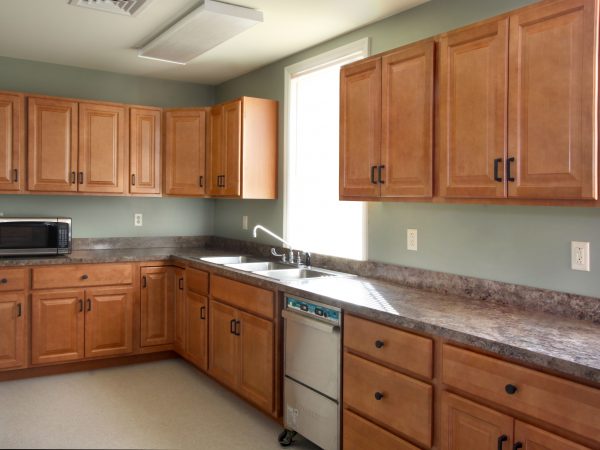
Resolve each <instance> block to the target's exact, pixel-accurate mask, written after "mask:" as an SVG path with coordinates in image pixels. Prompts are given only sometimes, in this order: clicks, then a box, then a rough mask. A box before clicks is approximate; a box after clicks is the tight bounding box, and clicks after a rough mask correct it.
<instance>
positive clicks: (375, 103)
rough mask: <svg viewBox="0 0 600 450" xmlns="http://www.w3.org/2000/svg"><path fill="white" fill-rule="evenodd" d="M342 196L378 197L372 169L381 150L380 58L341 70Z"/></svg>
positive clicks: (377, 162) (377, 160)
mask: <svg viewBox="0 0 600 450" xmlns="http://www.w3.org/2000/svg"><path fill="white" fill-rule="evenodd" d="M340 77H341V78H340V196H341V197H378V196H379V192H380V189H379V184H378V183H376V182H375V183H374V182H373V180H372V168H373V167H374V166H379V158H380V150H381V59H371V60H368V61H363V62H359V63H354V64H352V65H350V66H347V67H344V68H342V70H341V72H340Z"/></svg>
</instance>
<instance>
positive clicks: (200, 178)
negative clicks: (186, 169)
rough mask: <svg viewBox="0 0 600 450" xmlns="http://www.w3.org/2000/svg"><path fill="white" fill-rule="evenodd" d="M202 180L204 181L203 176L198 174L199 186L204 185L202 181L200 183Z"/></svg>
mask: <svg viewBox="0 0 600 450" xmlns="http://www.w3.org/2000/svg"><path fill="white" fill-rule="evenodd" d="M203 181H204V177H203V176H202V175H200V176H199V177H198V184H199V185H200V187H204V186H203V185H202V184H203V183H202V182H203Z"/></svg>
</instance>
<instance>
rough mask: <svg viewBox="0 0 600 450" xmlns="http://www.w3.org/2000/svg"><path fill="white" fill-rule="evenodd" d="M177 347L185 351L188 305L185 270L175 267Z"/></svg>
mask: <svg viewBox="0 0 600 450" xmlns="http://www.w3.org/2000/svg"><path fill="white" fill-rule="evenodd" d="M174 275H175V349H176V350H178V351H180V352H185V343H186V328H187V321H186V307H185V290H184V283H185V271H184V270H182V269H175V271H174Z"/></svg>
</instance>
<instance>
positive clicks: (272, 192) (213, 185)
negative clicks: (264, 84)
mask: <svg viewBox="0 0 600 450" xmlns="http://www.w3.org/2000/svg"><path fill="white" fill-rule="evenodd" d="M208 122H209V127H208V129H209V132H208V148H207V155H206V161H207V177H208V184H207V193H208V194H209V195H210V196H213V197H231V198H248V199H275V198H277V102H276V101H274V100H267V99H261V98H252V97H242V98H240V99H237V100H234V101H231V102H227V103H223V104H220V105H216V106H213V107H212V108H211V109H210V115H209V121H208Z"/></svg>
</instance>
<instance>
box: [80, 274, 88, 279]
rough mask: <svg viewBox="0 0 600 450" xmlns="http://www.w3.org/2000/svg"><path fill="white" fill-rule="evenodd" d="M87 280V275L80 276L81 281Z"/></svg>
mask: <svg viewBox="0 0 600 450" xmlns="http://www.w3.org/2000/svg"><path fill="white" fill-rule="evenodd" d="M88 278H89V276H88V275H87V273H84V274H83V275H81V279H82V280H87V279H88Z"/></svg>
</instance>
